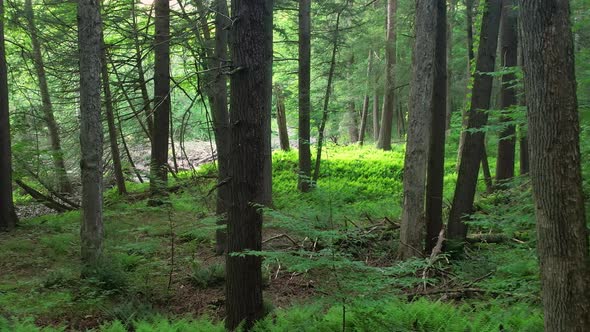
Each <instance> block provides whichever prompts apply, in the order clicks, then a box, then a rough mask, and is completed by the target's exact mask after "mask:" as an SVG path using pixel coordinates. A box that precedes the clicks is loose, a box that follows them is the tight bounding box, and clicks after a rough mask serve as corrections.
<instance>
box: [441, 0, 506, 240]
mask: <svg viewBox="0 0 590 332" xmlns="http://www.w3.org/2000/svg"><path fill="white" fill-rule="evenodd" d="M501 13H502V0H487V6H486V12H485V13H484V14H483V18H482V27H481V37H480V40H481V42H480V44H479V51H478V53H477V64H476V71H477V72H476V74H475V80H474V83H473V93H472V97H471V108H470V111H469V114H468V124H467V127H468V129H470V130H476V131H469V132H467V133H466V135H465V143H464V145H463V150H462V151H461V163H460V165H459V174H458V177H457V185H456V187H455V196H454V198H453V206H452V208H451V213H450V216H449V224H448V226H449V230H448V237H449V239H452V240H458V241H463V240H465V238H466V237H467V224H465V223H464V220H463V218H464V216H465V215H468V214H470V213H471V212H472V208H473V201H474V199H475V192H476V189H477V177H478V175H479V165H480V163H481V162H482V159H483V158H482V155H483V150H484V149H485V134H484V133H483V132H482V131H481V129H482V127H484V126H485V125H486V123H487V120H488V113H487V110H488V109H489V108H490V99H491V93H492V84H493V77H492V76H490V75H487V73H490V72H493V71H494V66H495V58H496V49H497V46H498V31H499V27H500V16H501ZM486 160H487V158H486Z"/></svg>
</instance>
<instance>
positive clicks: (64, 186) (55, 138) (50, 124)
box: [25, 0, 72, 193]
mask: <svg viewBox="0 0 590 332" xmlns="http://www.w3.org/2000/svg"><path fill="white" fill-rule="evenodd" d="M25 17H26V19H27V24H28V27H29V31H30V33H31V44H32V46H33V50H32V51H33V52H32V53H33V62H34V66H35V72H36V74H37V81H38V84H39V92H40V93H41V103H42V110H43V119H44V120H45V124H46V125H47V128H48V130H49V141H50V144H51V157H52V159H53V164H54V167H55V171H56V173H57V184H58V187H59V190H60V191H62V192H67V193H69V192H71V191H72V184H71V183H70V180H69V179H68V175H67V172H66V166H65V161H64V154H63V150H62V148H61V138H60V136H59V126H58V124H57V121H56V120H55V116H54V112H53V103H52V102H51V95H50V94H49V86H48V84H47V74H46V73H45V63H44V62H43V56H42V55H41V43H40V41H39V36H38V35H37V26H36V25H35V14H34V12H33V4H32V0H25Z"/></svg>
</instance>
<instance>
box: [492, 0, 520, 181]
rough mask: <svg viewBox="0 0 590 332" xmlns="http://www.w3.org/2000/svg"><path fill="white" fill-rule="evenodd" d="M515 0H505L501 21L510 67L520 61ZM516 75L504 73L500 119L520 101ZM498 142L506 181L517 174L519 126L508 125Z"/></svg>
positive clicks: (500, 175)
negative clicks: (516, 156)
mask: <svg viewBox="0 0 590 332" xmlns="http://www.w3.org/2000/svg"><path fill="white" fill-rule="evenodd" d="M514 6H515V0H504V8H503V9H502V20H501V22H500V63H501V64H502V66H503V67H504V68H505V69H507V70H509V69H514V67H516V65H517V63H518V39H517V31H516V27H517V17H516V15H517V14H516V11H515V10H514ZM515 79H516V75H514V74H512V73H510V74H506V75H503V76H502V87H501V92H500V107H501V108H502V110H503V112H502V115H501V117H500V122H502V123H506V122H510V121H512V118H511V117H510V116H509V115H508V114H507V113H509V112H506V111H505V110H507V109H509V108H511V107H513V106H515V105H516V103H517V100H516V87H515ZM499 139H500V141H499V142H498V159H497V162H496V181H497V182H502V181H506V180H509V179H511V178H513V177H514V161H515V151H516V127H515V126H514V125H506V127H505V128H504V129H503V130H502V131H501V132H500V137H499Z"/></svg>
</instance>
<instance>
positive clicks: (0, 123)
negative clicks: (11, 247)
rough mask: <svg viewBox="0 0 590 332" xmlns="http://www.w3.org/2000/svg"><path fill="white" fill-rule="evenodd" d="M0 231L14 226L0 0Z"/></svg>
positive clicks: (1, 3)
mask: <svg viewBox="0 0 590 332" xmlns="http://www.w3.org/2000/svg"><path fill="white" fill-rule="evenodd" d="M0 207H1V208H0V231H8V230H11V229H13V228H14V226H16V222H17V218H16V213H15V211H14V202H13V200H12V153H11V148H10V116H9V107H8V70H7V66H6V51H5V47H4V0H0Z"/></svg>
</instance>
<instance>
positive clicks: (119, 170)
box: [100, 33, 127, 195]
mask: <svg viewBox="0 0 590 332" xmlns="http://www.w3.org/2000/svg"><path fill="white" fill-rule="evenodd" d="M100 39H101V40H100V41H101V46H102V49H101V76H102V89H103V93H104V104H105V112H106V118H107V125H108V129H109V143H110V145H111V155H112V157H113V170H114V173H115V180H116V182H117V190H118V191H119V195H125V194H126V193H127V188H126V187H125V176H124V175H123V167H122V166H121V153H120V152H119V143H118V142H117V127H116V126H115V114H114V108H113V96H112V94H111V86H110V80H109V69H108V65H107V46H106V45H105V43H104V35H103V34H102V33H101V36H100Z"/></svg>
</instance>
